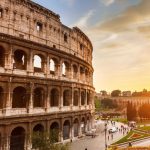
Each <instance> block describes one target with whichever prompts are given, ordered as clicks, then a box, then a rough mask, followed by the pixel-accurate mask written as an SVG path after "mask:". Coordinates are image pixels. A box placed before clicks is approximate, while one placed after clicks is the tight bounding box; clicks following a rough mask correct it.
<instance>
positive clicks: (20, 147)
mask: <svg viewBox="0 0 150 150" xmlns="http://www.w3.org/2000/svg"><path fill="white" fill-rule="evenodd" d="M24 147H25V129H24V128H23V127H16V128H14V129H13V130H12V132H11V136H10V150H24Z"/></svg>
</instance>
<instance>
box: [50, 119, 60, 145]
mask: <svg viewBox="0 0 150 150" xmlns="http://www.w3.org/2000/svg"><path fill="white" fill-rule="evenodd" d="M59 128H60V127H59V123H58V122H53V123H52V124H51V126H50V137H51V141H52V142H53V143H56V142H59Z"/></svg>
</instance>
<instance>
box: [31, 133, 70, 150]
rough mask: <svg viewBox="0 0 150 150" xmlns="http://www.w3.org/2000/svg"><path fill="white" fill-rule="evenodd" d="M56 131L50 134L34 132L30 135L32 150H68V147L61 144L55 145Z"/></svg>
mask: <svg viewBox="0 0 150 150" xmlns="http://www.w3.org/2000/svg"><path fill="white" fill-rule="evenodd" d="M57 132H58V130H52V131H51V134H48V133H47V132H34V133H33V135H32V146H33V149H38V150H69V146H68V145H67V144H66V145H63V144H56V140H55V139H57V137H56V136H58V133H57Z"/></svg>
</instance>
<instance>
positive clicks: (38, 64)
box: [33, 54, 44, 72]
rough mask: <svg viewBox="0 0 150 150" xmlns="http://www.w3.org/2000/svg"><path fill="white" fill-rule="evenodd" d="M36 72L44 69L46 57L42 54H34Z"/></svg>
mask: <svg viewBox="0 0 150 150" xmlns="http://www.w3.org/2000/svg"><path fill="white" fill-rule="evenodd" d="M33 64H34V72H43V71H44V57H43V56H42V55H41V54H35V55H34V63H33Z"/></svg>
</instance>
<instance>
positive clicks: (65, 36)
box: [64, 33, 68, 42]
mask: <svg viewBox="0 0 150 150" xmlns="http://www.w3.org/2000/svg"><path fill="white" fill-rule="evenodd" d="M64 42H68V35H67V33H65V34H64Z"/></svg>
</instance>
